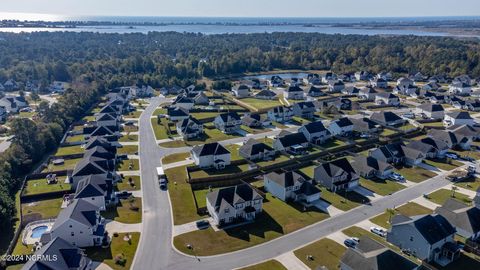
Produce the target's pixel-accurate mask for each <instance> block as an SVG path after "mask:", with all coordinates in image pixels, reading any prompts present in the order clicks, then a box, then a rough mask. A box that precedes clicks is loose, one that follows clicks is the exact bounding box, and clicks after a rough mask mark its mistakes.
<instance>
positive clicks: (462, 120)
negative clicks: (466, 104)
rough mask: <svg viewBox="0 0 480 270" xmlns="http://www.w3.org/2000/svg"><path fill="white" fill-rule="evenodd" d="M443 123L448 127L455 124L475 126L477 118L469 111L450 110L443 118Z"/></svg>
mask: <svg viewBox="0 0 480 270" xmlns="http://www.w3.org/2000/svg"><path fill="white" fill-rule="evenodd" d="M443 124H444V125H445V126H447V127H449V126H454V125H458V126H460V125H469V126H473V125H474V124H475V120H474V119H473V118H472V117H471V116H470V113H468V112H450V113H447V114H445V117H444V118H443Z"/></svg>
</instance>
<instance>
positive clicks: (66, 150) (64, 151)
mask: <svg viewBox="0 0 480 270" xmlns="http://www.w3.org/2000/svg"><path fill="white" fill-rule="evenodd" d="M83 152H84V149H83V148H82V147H81V146H80V145H75V146H66V147H59V148H58V150H57V152H56V153H55V155H54V156H65V155H73V154H81V153H83Z"/></svg>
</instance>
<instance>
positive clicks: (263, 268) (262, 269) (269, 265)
mask: <svg viewBox="0 0 480 270" xmlns="http://www.w3.org/2000/svg"><path fill="white" fill-rule="evenodd" d="M239 270H287V268H285V266H283V264H281V263H279V262H278V261H277V260H269V261H266V262H263V263H259V264H255V265H251V266H247V267H244V268H240V269H239Z"/></svg>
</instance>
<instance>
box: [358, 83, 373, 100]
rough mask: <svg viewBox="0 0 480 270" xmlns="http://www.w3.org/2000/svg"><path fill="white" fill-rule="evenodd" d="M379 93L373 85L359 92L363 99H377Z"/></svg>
mask: <svg viewBox="0 0 480 270" xmlns="http://www.w3.org/2000/svg"><path fill="white" fill-rule="evenodd" d="M376 95H377V90H375V88H373V87H372V86H365V87H362V88H361V89H360V91H359V92H358V98H359V99H363V100H375V96H376Z"/></svg>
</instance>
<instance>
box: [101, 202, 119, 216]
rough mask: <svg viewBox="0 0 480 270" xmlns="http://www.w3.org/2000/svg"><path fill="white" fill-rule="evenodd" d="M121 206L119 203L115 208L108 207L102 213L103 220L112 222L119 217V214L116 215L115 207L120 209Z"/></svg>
mask: <svg viewBox="0 0 480 270" xmlns="http://www.w3.org/2000/svg"><path fill="white" fill-rule="evenodd" d="M121 206H122V202H121V201H120V202H118V204H117V205H116V206H110V207H108V208H107V210H106V211H104V212H102V216H103V217H104V218H105V219H110V220H114V219H115V218H117V217H119V216H120V214H119V213H118V210H117V207H121Z"/></svg>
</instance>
